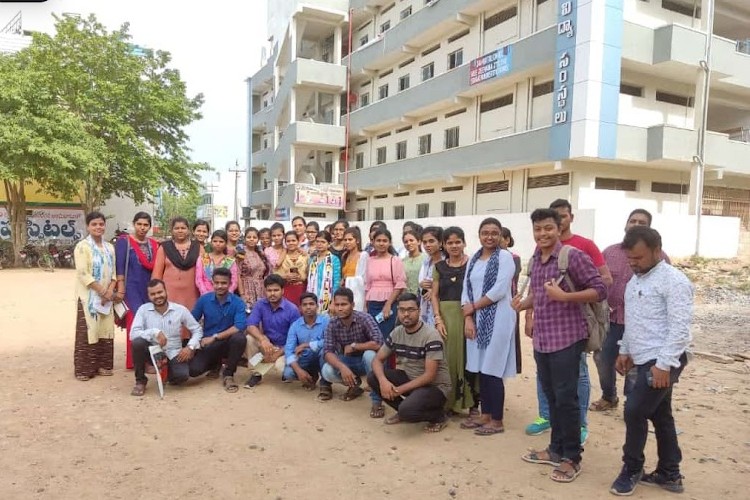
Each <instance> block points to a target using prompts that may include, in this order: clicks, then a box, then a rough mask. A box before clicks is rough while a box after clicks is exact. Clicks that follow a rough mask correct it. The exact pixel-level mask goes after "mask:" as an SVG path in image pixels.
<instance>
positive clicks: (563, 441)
mask: <svg viewBox="0 0 750 500" xmlns="http://www.w3.org/2000/svg"><path fill="white" fill-rule="evenodd" d="M584 344H585V341H581V342H578V343H576V344H573V345H571V346H570V347H567V348H565V349H563V350H561V351H557V352H554V353H551V354H550V355H549V358H550V359H549V369H548V375H549V377H550V380H548V381H546V382H545V381H544V380H542V385H543V386H544V388H545V392H546V393H547V398H548V399H549V403H550V420H551V423H552V434H553V437H552V441H553V443H555V446H556V448H558V449H561V452H560V456H561V457H562V458H563V459H564V460H569V461H570V462H572V463H574V464H577V463H579V462H580V461H581V409H580V404H579V401H578V381H579V377H580V375H579V373H578V372H579V370H580V366H581V354H582V352H583V348H584ZM555 431H557V433H556V432H555ZM555 451H557V450H555Z"/></svg>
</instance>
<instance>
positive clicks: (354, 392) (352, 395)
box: [341, 386, 365, 401]
mask: <svg viewBox="0 0 750 500" xmlns="http://www.w3.org/2000/svg"><path fill="white" fill-rule="evenodd" d="M364 393H365V390H364V389H362V388H361V387H359V386H354V387H350V388H348V389H347V390H346V392H345V393H344V394H342V395H341V400H342V401H352V400H354V399H357V398H358V397H360V396H361V395H362V394H364Z"/></svg>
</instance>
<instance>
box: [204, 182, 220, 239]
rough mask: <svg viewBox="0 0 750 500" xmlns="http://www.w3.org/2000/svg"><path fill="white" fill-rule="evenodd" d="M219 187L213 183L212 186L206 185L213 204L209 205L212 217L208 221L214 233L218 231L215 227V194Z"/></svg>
mask: <svg viewBox="0 0 750 500" xmlns="http://www.w3.org/2000/svg"><path fill="white" fill-rule="evenodd" d="M217 187H219V186H218V185H216V184H214V183H213V182H211V183H210V184H206V193H208V194H209V196H210V198H209V199H210V200H211V204H210V205H209V207H210V208H209V210H210V215H209V217H208V219H209V221H208V222H209V223H210V224H211V230H212V231H213V230H215V229H216V228H215V227H214V193H215V192H216V188H217ZM210 237H211V235H209V238H210Z"/></svg>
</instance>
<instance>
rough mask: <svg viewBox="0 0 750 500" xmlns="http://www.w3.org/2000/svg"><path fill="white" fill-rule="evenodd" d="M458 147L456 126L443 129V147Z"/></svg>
mask: <svg viewBox="0 0 750 500" xmlns="http://www.w3.org/2000/svg"><path fill="white" fill-rule="evenodd" d="M457 147H458V127H451V128H449V129H446V130H445V149H451V148H457Z"/></svg>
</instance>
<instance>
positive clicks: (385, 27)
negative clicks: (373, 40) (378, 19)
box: [380, 20, 391, 33]
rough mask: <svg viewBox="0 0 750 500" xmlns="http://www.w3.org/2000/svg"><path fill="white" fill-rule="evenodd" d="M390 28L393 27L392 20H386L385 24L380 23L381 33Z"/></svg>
mask: <svg viewBox="0 0 750 500" xmlns="http://www.w3.org/2000/svg"><path fill="white" fill-rule="evenodd" d="M389 29H391V21H390V20H388V21H386V22H384V23H383V24H381V25H380V32H381V33H385V32H386V31H388V30H389Z"/></svg>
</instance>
